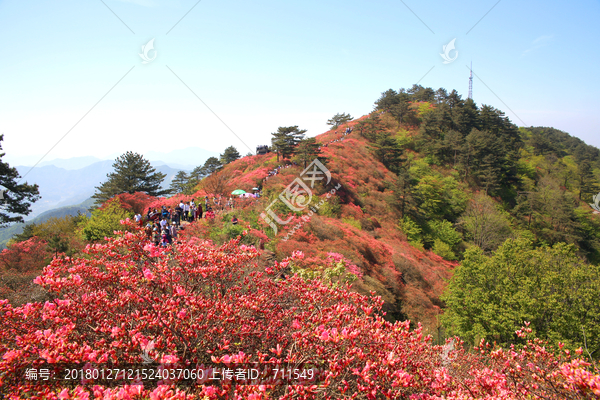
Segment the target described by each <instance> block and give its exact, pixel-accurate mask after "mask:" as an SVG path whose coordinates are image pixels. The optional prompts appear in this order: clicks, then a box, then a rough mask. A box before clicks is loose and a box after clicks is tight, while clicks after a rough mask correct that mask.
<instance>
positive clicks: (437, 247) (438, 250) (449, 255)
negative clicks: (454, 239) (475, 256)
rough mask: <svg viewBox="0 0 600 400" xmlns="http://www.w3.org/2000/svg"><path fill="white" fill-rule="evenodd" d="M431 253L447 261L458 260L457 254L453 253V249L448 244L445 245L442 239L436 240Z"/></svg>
mask: <svg viewBox="0 0 600 400" xmlns="http://www.w3.org/2000/svg"><path fill="white" fill-rule="evenodd" d="M431 251H433V252H434V253H435V254H437V255H438V256H440V257H442V258H445V259H446V260H450V261H453V260H456V254H455V253H454V252H453V251H452V247H451V246H450V245H449V244H448V243H444V242H443V241H442V240H441V239H437V238H436V239H435V240H434V242H433V247H432V248H431Z"/></svg>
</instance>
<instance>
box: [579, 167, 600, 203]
mask: <svg viewBox="0 0 600 400" xmlns="http://www.w3.org/2000/svg"><path fill="white" fill-rule="evenodd" d="M577 175H578V183H579V200H582V199H586V200H587V201H591V200H592V196H593V195H595V194H596V193H598V192H599V191H600V185H598V180H597V179H596V176H595V175H594V171H593V169H592V165H591V163H590V162H589V161H588V160H584V161H582V162H581V163H580V164H579V165H578V166H577Z"/></svg>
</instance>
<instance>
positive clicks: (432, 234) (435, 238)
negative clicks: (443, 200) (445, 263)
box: [426, 220, 462, 260]
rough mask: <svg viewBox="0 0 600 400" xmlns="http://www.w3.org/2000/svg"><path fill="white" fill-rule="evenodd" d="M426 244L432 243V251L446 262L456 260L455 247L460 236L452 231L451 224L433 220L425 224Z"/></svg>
mask: <svg viewBox="0 0 600 400" xmlns="http://www.w3.org/2000/svg"><path fill="white" fill-rule="evenodd" d="M426 241H427V242H433V246H432V248H431V249H432V251H433V252H434V253H436V254H437V255H439V256H441V257H443V258H445V259H446V260H456V258H457V257H456V254H455V250H456V246H457V245H458V244H459V243H460V242H462V235H461V234H460V233H459V232H457V231H456V229H454V226H453V225H452V222H450V221H446V220H441V221H440V220H433V221H430V222H428V223H427V237H426Z"/></svg>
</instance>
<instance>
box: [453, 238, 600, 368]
mask: <svg viewBox="0 0 600 400" xmlns="http://www.w3.org/2000/svg"><path fill="white" fill-rule="evenodd" d="M599 276H600V266H597V265H596V266H594V265H591V264H588V263H585V262H584V261H583V260H582V259H581V258H579V257H578V256H577V254H576V249H575V247H574V246H572V245H567V244H565V243H558V244H556V245H554V246H553V247H541V248H535V247H534V246H533V243H532V242H531V240H529V239H527V238H524V237H523V238H519V239H509V240H507V241H506V242H505V243H504V244H503V245H502V246H500V247H499V248H498V250H496V251H495V252H494V254H493V255H492V256H491V257H487V256H485V255H484V253H483V251H482V250H481V249H479V248H477V247H473V248H471V249H469V250H467V251H466V253H465V258H464V260H463V262H462V263H461V265H459V266H458V267H456V269H455V271H454V276H453V278H452V280H451V281H450V285H449V286H448V288H447V291H446V294H445V295H444V297H443V298H444V300H445V301H446V304H447V307H448V308H447V310H446V313H445V314H444V317H443V318H444V324H445V326H446V327H447V328H448V330H449V331H450V333H451V334H457V335H459V336H460V337H461V338H463V339H465V340H466V341H468V342H470V343H471V344H477V343H478V342H479V340H480V339H485V340H487V341H495V342H497V343H498V344H502V345H508V344H510V343H514V342H515V341H518V338H517V336H516V335H515V331H517V330H518V329H519V327H521V326H523V324H524V323H525V321H527V322H530V323H531V325H530V327H531V328H532V329H533V331H534V332H535V334H536V335H537V336H538V337H540V338H545V339H550V340H552V341H553V342H555V343H556V342H562V343H565V344H567V345H568V346H569V347H570V348H571V349H576V348H578V347H583V346H585V344H587V348H588V349H589V351H590V353H591V355H592V356H595V357H597V356H598V354H599V353H600V299H599V298H598V293H600V280H599V279H598V277H599Z"/></svg>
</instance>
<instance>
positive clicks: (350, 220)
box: [342, 217, 362, 230]
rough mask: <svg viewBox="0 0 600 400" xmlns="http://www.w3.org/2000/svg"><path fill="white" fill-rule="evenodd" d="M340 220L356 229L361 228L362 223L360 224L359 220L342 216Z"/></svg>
mask: <svg viewBox="0 0 600 400" xmlns="http://www.w3.org/2000/svg"><path fill="white" fill-rule="evenodd" d="M342 222H343V223H345V224H348V225H351V226H353V227H355V228H356V229H358V230H360V229H362V225H361V224H360V221H357V220H355V219H354V218H352V217H348V218H342Z"/></svg>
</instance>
